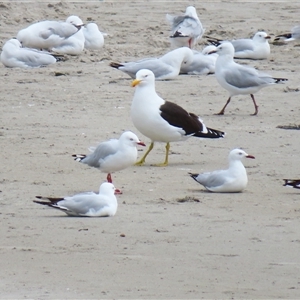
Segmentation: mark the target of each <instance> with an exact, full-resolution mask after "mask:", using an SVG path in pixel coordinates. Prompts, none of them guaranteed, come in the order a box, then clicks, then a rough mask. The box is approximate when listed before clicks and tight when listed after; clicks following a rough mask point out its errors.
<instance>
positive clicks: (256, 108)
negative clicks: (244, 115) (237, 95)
mask: <svg viewBox="0 0 300 300" xmlns="http://www.w3.org/2000/svg"><path fill="white" fill-rule="evenodd" d="M250 96H251V98H252V100H253V104H254V107H255V112H254V114H252V116H256V115H257V113H258V105H257V104H256V102H255V99H254V96H253V94H250Z"/></svg>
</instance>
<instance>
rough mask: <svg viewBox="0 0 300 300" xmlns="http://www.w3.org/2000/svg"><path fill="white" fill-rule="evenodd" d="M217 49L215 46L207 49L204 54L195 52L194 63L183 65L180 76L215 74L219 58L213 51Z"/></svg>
mask: <svg viewBox="0 0 300 300" xmlns="http://www.w3.org/2000/svg"><path fill="white" fill-rule="evenodd" d="M216 49H217V48H216V47H215V46H213V45H209V46H207V47H205V48H204V49H203V50H202V52H198V51H195V50H194V51H193V52H194V56H193V61H192V62H190V63H186V64H182V66H181V69H180V74H188V75H208V74H214V73H215V65H216V60H217V57H218V54H217V53H212V51H214V50H216Z"/></svg>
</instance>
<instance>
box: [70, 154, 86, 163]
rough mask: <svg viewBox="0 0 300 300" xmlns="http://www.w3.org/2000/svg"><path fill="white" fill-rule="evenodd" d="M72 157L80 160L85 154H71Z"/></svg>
mask: <svg viewBox="0 0 300 300" xmlns="http://www.w3.org/2000/svg"><path fill="white" fill-rule="evenodd" d="M72 157H74V160H76V161H79V162H80V161H82V160H83V159H85V158H86V155H85V154H72Z"/></svg>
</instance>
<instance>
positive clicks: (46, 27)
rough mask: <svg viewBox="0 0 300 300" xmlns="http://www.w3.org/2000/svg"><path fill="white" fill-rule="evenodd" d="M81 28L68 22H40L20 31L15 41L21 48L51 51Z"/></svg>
mask: <svg viewBox="0 0 300 300" xmlns="http://www.w3.org/2000/svg"><path fill="white" fill-rule="evenodd" d="M82 26H83V24H73V23H69V22H58V21H41V22H37V23H34V24H32V25H30V26H28V27H27V28H25V29H22V30H20V31H19V32H18V34H17V39H18V40H19V41H20V43H21V44H22V46H23V47H28V48H35V49H39V50H40V49H45V50H51V49H52V48H53V47H57V46H58V45H60V44H61V43H62V42H63V41H65V40H66V39H67V38H69V37H70V36H72V35H74V34H75V33H77V32H78V31H80V29H81V27H82Z"/></svg>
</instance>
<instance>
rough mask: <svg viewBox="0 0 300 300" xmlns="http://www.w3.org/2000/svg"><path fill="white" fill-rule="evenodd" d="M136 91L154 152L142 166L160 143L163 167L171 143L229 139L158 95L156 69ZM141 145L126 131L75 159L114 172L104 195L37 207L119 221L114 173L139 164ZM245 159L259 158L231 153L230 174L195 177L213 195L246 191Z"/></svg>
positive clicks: (136, 119)
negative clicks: (116, 217)
mask: <svg viewBox="0 0 300 300" xmlns="http://www.w3.org/2000/svg"><path fill="white" fill-rule="evenodd" d="M132 86H133V87H136V90H135V94H134V97H133V101H132V106H131V118H132V121H133V123H134V125H135V127H136V128H137V129H138V130H139V131H140V132H141V133H142V134H144V135H145V136H147V137H149V138H150V139H151V145H150V147H149V149H148V151H147V152H146V153H145V154H144V156H143V157H142V158H141V159H140V160H139V161H138V162H137V163H136V164H137V165H142V164H144V163H145V159H146V157H147V155H148V154H149V152H150V151H151V150H152V148H153V146H154V142H165V143H166V156H165V161H164V162H163V163H162V164H160V166H167V165H168V154H169V148H170V142H175V141H182V140H186V139H187V138H189V137H192V136H195V137H202V138H212V139H218V138H223V137H224V136H225V133H224V132H222V131H219V130H215V129H211V128H208V127H206V126H205V124H204V123H203V121H202V120H201V119H200V118H199V117H198V116H197V115H195V114H193V113H188V112H187V111H186V110H185V109H183V108H182V107H180V106H179V105H177V104H175V103H172V102H168V101H165V100H163V99H162V98H161V97H159V96H158V95H157V93H156V91H155V77H154V74H153V73H152V72H151V71H150V70H140V71H139V72H138V73H137V76H136V79H135V80H134V81H133V82H132ZM137 145H144V143H142V142H141V141H140V140H139V139H138V138H137V136H136V135H135V134H134V133H132V132H125V133H123V134H122V135H121V137H120V138H119V140H109V141H106V142H103V143H101V144H100V145H98V146H97V147H96V148H94V149H91V151H93V152H92V153H91V154H89V155H74V156H75V160H78V161H80V162H82V163H85V164H87V165H89V166H91V167H96V168H99V169H100V170H101V171H103V172H106V173H108V175H107V181H108V183H103V184H102V185H101V186H100V190H99V194H95V193H93V192H89V193H82V194H77V195H74V196H70V197H65V198H47V197H42V196H37V198H38V200H35V201H34V202H36V203H38V204H42V205H47V206H50V207H53V208H56V209H60V210H62V211H64V212H65V213H67V214H68V215H71V216H94V217H98V216H113V215H114V214H115V213H116V210H117V204H116V198H115V195H114V193H115V192H116V189H115V187H114V186H113V185H112V179H111V174H110V173H111V172H113V171H117V170H121V169H123V168H126V167H128V166H130V165H132V164H134V163H135V161H136V159H137V149H136V147H137ZM243 157H251V158H253V157H252V156H250V155H248V154H247V153H245V152H244V151H243V150H240V149H235V150H233V151H232V152H231V153H230V156H229V160H230V164H229V169H228V170H226V171H215V172H212V173H207V174H202V175H200V174H197V176H196V175H195V174H192V177H193V178H194V179H195V180H197V181H198V182H199V183H200V184H202V185H204V186H205V187H206V188H207V189H208V190H210V191H215V192H240V191H241V190H243V189H244V188H245V186H246V185H247V174H246V171H245V168H244V166H243V164H242V163H241V159H242V158H243ZM103 185H105V186H107V188H104V187H103ZM102 187H103V188H102ZM112 191H113V192H112ZM41 200H43V201H41Z"/></svg>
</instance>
